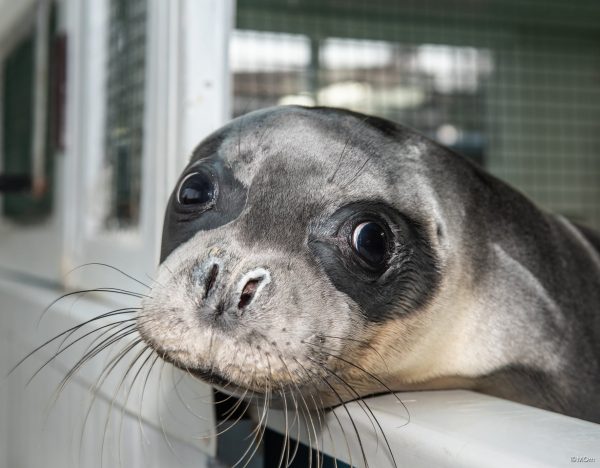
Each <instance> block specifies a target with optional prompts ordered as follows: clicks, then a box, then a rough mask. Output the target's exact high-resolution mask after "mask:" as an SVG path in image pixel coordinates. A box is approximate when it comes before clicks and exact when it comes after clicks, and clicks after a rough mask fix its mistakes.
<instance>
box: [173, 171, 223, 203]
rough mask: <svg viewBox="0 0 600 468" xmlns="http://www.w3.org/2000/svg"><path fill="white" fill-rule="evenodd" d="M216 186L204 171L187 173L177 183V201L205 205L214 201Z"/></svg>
mask: <svg viewBox="0 0 600 468" xmlns="http://www.w3.org/2000/svg"><path fill="white" fill-rule="evenodd" d="M215 194H216V187H215V184H214V182H213V181H212V179H211V177H210V176H209V175H208V174H205V173H204V172H193V173H191V174H188V175H187V176H186V177H185V179H183V180H182V181H181V184H180V185H179V191H178V192H177V201H178V202H179V203H180V204H181V205H207V204H210V203H212V202H213V201H214V199H215Z"/></svg>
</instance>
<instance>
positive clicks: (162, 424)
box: [156, 357, 181, 461]
mask: <svg viewBox="0 0 600 468" xmlns="http://www.w3.org/2000/svg"><path fill="white" fill-rule="evenodd" d="M166 364H167V361H165V360H164V357H163V361H162V363H161V366H160V370H159V371H158V391H157V392H156V407H157V408H158V411H157V413H158V422H159V426H160V431H161V433H162V437H163V439H164V441H165V443H166V444H167V447H168V449H169V451H170V452H171V454H173V455H174V456H175V457H176V458H179V455H177V451H176V450H175V447H173V443H172V442H171V439H169V436H168V435H167V431H166V429H165V422H164V420H163V416H162V411H161V409H160V408H161V401H162V397H163V395H162V384H163V374H164V371H165V366H166ZM180 461H181V460H180Z"/></svg>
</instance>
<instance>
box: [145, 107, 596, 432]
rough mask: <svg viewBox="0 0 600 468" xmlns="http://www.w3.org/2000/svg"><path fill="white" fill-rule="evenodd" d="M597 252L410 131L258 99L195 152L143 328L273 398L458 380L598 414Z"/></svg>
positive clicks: (231, 389)
mask: <svg viewBox="0 0 600 468" xmlns="http://www.w3.org/2000/svg"><path fill="white" fill-rule="evenodd" d="M599 249H600V236H599V235H598V234H596V233H594V232H593V231H591V230H589V229H588V228H583V227H580V226H578V225H576V224H574V223H572V222H570V221H568V220H567V219H565V218H563V217H561V216H556V215H553V214H550V213H548V212H546V211H544V210H543V209H541V208H539V207H537V206H536V205H535V204H534V203H533V202H532V201H530V200H529V199H528V198H527V197H526V196H524V195H523V194H521V193H520V192H518V191H517V190H515V189H513V188H511V187H509V186H508V185H506V184H505V183H503V182H501V181H500V180H498V179H496V178H495V177H493V176H491V175H490V174H488V173H486V172H485V171H484V170H483V169H482V168H480V167H478V166H476V165H475V164H473V163H471V162H469V161H468V160H466V159H465V158H463V157H462V156H460V155H458V154H456V153H454V152H453V151H451V150H449V149H448V148H445V147H443V146H440V145H439V144H437V143H435V142H433V141H431V140H429V139H427V138H426V137H424V136H423V135H421V134H419V133H417V132H415V131H413V130H410V129H408V128H405V127H403V126H401V125H398V124H396V123H393V122H390V121H387V120H384V119H381V118H378V117H369V116H365V115H362V114H358V113H355V112H350V111H346V110H341V109H332V108H305V107H296V106H292V107H276V108H270V109H266V110H261V111H257V112H253V113H250V114H247V115H244V116H242V117H240V118H237V119H235V120H233V121H232V122H231V123H229V124H228V125H226V126H225V127H223V128H222V129H220V130H218V131H216V132H215V133H213V134H212V135H210V136H209V137H208V138H206V139H205V140H204V141H203V142H202V143H201V144H200V145H199V146H198V147H197V148H196V150H195V151H194V153H193V155H192V157H191V160H190V162H189V164H188V166H187V168H186V169H185V170H184V171H183V174H182V175H181V178H180V180H179V182H178V184H177V186H176V188H175V190H174V191H173V193H172V196H171V198H170V200H169V203H168V207H167V209H166V215H165V221H164V230H163V237H162V250H161V264H160V267H159V272H158V278H157V281H156V284H155V285H154V286H153V288H152V291H151V293H150V294H149V295H148V297H146V298H144V300H143V302H142V309H141V311H140V313H139V315H138V318H137V328H138V330H139V332H140V334H141V336H142V338H143V339H144V340H145V342H146V343H147V344H148V345H149V346H150V347H152V348H153V349H154V350H155V351H156V352H157V353H158V354H159V355H160V356H162V357H164V359H166V360H167V361H169V362H171V363H173V364H175V365H176V366H178V367H180V368H182V369H186V370H188V371H189V372H192V373H194V374H195V375H198V376H200V377H201V378H202V379H204V380H206V381H207V382H210V383H212V384H215V385H217V386H218V387H219V388H221V389H223V390H224V391H226V392H228V393H230V394H232V395H236V396H238V397H242V398H246V399H248V398H260V397H261V396H262V397H263V398H264V397H267V400H268V401H267V402H268V404H271V405H277V404H278V402H279V404H280V403H281V400H282V398H284V399H285V398H286V396H288V398H289V395H296V396H301V397H302V399H303V400H304V401H305V402H309V401H310V402H312V403H311V405H313V404H314V406H315V407H320V408H328V407H332V406H336V405H339V404H341V403H343V402H345V401H348V400H353V399H357V398H359V397H364V396H367V395H373V394H377V393H382V392H389V391H401V390H414V389H442V388H468V389H474V390H477V391H481V392H485V393H488V394H491V395H495V396H499V397H503V398H507V399H511V400H514V401H518V402H522V403H526V404H529V405H533V406H536V407H540V408H545V409H548V410H552V411H556V412H560V413H564V414H568V415H572V416H575V417H578V418H583V419H587V420H592V421H597V422H600V400H599V399H598V397H597V396H598V394H600V363H599V361H600V314H599V312H600V311H599V308H600V254H599Z"/></svg>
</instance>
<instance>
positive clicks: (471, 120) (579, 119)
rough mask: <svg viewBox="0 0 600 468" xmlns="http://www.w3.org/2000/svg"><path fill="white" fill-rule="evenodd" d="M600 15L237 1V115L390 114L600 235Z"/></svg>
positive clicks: (594, 8) (355, 0)
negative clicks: (312, 108)
mask: <svg viewBox="0 0 600 468" xmlns="http://www.w3.org/2000/svg"><path fill="white" fill-rule="evenodd" d="M597 18H600V2H597V1H591V0H583V1H582V2H577V4H576V5H575V4H574V3H569V2H563V1H560V0H535V1H534V0H524V1H513V0H508V1H507V0H490V1H487V2H479V3H478V4H477V6H476V7H474V4H473V2H469V1H464V0H456V1H451V2H449V1H448V0H419V1H412V0H410V1H405V2H390V1H387V0H372V1H369V2H364V1H362V0H345V1H339V0H297V1H294V2H275V1H272V0H238V2H237V19H236V27H237V28H238V29H237V31H236V32H235V34H234V38H233V40H232V42H231V48H232V50H231V56H232V57H234V58H235V57H238V56H241V55H243V59H244V60H243V66H241V62H235V61H234V65H236V64H237V66H234V67H233V73H234V93H235V95H234V111H235V114H236V115H239V114H240V113H244V112H247V111H251V110H254V109H256V108H260V107H264V106H267V105H274V104H292V103H297V104H307V105H332V106H340V107H347V108H350V109H354V110H358V111H362V112H366V113H370V114H375V115H380V116H382V117H387V118H391V119H392V120H396V121H398V122H400V123H403V124H405V125H409V126H412V127H414V128H416V129H418V130H420V131H421V132H423V133H425V134H427V135H428V136H430V137H432V138H434V139H436V140H438V141H440V142H441V143H443V144H446V145H448V146H451V147H453V148H455V149H457V150H458V151H460V152H462V153H464V154H466V155H467V156H469V157H471V158H472V159H474V160H476V161H477V162H479V163H480V164H483V165H484V166H486V168H487V169H488V170H490V171H491V172H492V173H494V174H496V175H498V176H499V177H501V178H503V179H505V180H507V181H508V182H509V183H511V184H513V185H515V186H516V187H518V188H520V189H521V190H523V191H524V192H526V193H527V194H528V195H529V196H530V197H532V198H533V199H534V200H536V201H537V202H538V203H540V204H541V205H543V206H545V207H547V208H549V209H551V210H553V211H555V212H559V213H562V214H565V215H567V216H568V217H570V218H572V219H575V220H579V221H583V222H584V223H587V224H590V225H592V226H596V227H600V156H599V155H600V151H598V149H599V148H600V132H598V131H597V128H598V122H599V121H600V80H598V79H597V75H598V70H599V69H600V54H598V50H599V47H600V43H599V40H598V34H597V32H598V29H597ZM249 49H252V50H253V52H252V53H249V52H248V50H249Z"/></svg>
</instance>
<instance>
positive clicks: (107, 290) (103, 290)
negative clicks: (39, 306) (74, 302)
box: [36, 288, 150, 327]
mask: <svg viewBox="0 0 600 468" xmlns="http://www.w3.org/2000/svg"><path fill="white" fill-rule="evenodd" d="M89 293H108V294H117V295H123V296H130V297H135V298H136V299H143V298H150V296H148V295H147V294H142V293H137V292H134V291H128V290H126V289H120V288H90V289H80V290H78V291H71V292H68V293H65V294H62V295H61V296H59V297H57V298H56V299H54V300H53V301H52V302H51V303H50V304H49V305H48V306H47V307H46V308H45V309H44V310H43V311H42V313H41V314H40V317H39V318H38V320H37V323H36V326H38V327H39V325H40V323H41V321H42V320H43V319H44V317H45V315H46V314H47V313H48V312H49V311H50V309H51V308H52V307H53V306H54V305H55V304H57V303H58V302H59V301H61V300H63V299H66V298H67V297H71V296H77V295H79V294H89Z"/></svg>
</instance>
